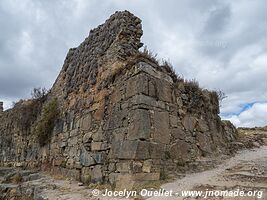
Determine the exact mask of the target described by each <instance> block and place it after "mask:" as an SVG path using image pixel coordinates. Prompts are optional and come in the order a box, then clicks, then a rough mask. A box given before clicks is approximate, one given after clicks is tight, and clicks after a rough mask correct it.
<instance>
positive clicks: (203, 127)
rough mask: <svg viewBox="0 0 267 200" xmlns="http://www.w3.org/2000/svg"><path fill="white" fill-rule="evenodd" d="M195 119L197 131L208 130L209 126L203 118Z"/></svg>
mask: <svg viewBox="0 0 267 200" xmlns="http://www.w3.org/2000/svg"><path fill="white" fill-rule="evenodd" d="M197 121H198V122H197V125H198V129H199V131H201V132H203V133H204V132H207V131H209V126H208V124H207V122H206V121H205V120H203V119H198V120H197Z"/></svg>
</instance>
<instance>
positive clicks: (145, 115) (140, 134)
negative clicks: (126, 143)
mask: <svg viewBox="0 0 267 200" xmlns="http://www.w3.org/2000/svg"><path fill="white" fill-rule="evenodd" d="M129 118H130V125H129V130H128V135H127V138H128V139H129V140H137V139H144V140H147V139H149V138H150V134H151V122H150V115H149V111H148V110H144V109H137V110H133V111H131V113H130V115H129Z"/></svg>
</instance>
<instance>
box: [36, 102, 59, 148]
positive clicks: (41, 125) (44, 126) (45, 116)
mask: <svg viewBox="0 0 267 200" xmlns="http://www.w3.org/2000/svg"><path fill="white" fill-rule="evenodd" d="M58 115H59V109H58V102H57V99H52V100H51V101H50V102H49V103H47V104H46V105H45V106H44V108H43V110H42V114H41V117H40V119H39V121H38V122H37V125H36V134H37V139H38V141H39V144H40V145H41V146H44V145H46V144H47V143H48V142H49V140H50V138H51V135H52V132H53V129H54V126H55V121H56V119H57V118H58Z"/></svg>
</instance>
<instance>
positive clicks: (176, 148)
mask: <svg viewBox="0 0 267 200" xmlns="http://www.w3.org/2000/svg"><path fill="white" fill-rule="evenodd" d="M190 146H191V145H190V144H189V143H187V142H185V141H183V140H178V141H177V142H176V143H175V144H173V145H171V147H170V155H171V158H172V159H176V160H182V161H189V160H190V157H191V156H190V149H191V147H190Z"/></svg>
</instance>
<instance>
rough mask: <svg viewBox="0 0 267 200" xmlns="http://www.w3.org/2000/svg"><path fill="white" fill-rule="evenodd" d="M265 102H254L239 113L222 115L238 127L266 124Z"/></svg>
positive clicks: (266, 107) (266, 105) (266, 108)
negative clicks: (227, 115) (228, 115)
mask: <svg viewBox="0 0 267 200" xmlns="http://www.w3.org/2000/svg"><path fill="white" fill-rule="evenodd" d="M266 116H267V103H255V104H253V105H252V106H251V107H250V108H248V109H247V110H245V111H243V112H241V113H240V114H239V115H232V116H230V117H224V119H227V120H230V121H232V122H233V124H234V125H236V126H238V127H255V126H266V125H267V117H266Z"/></svg>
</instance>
